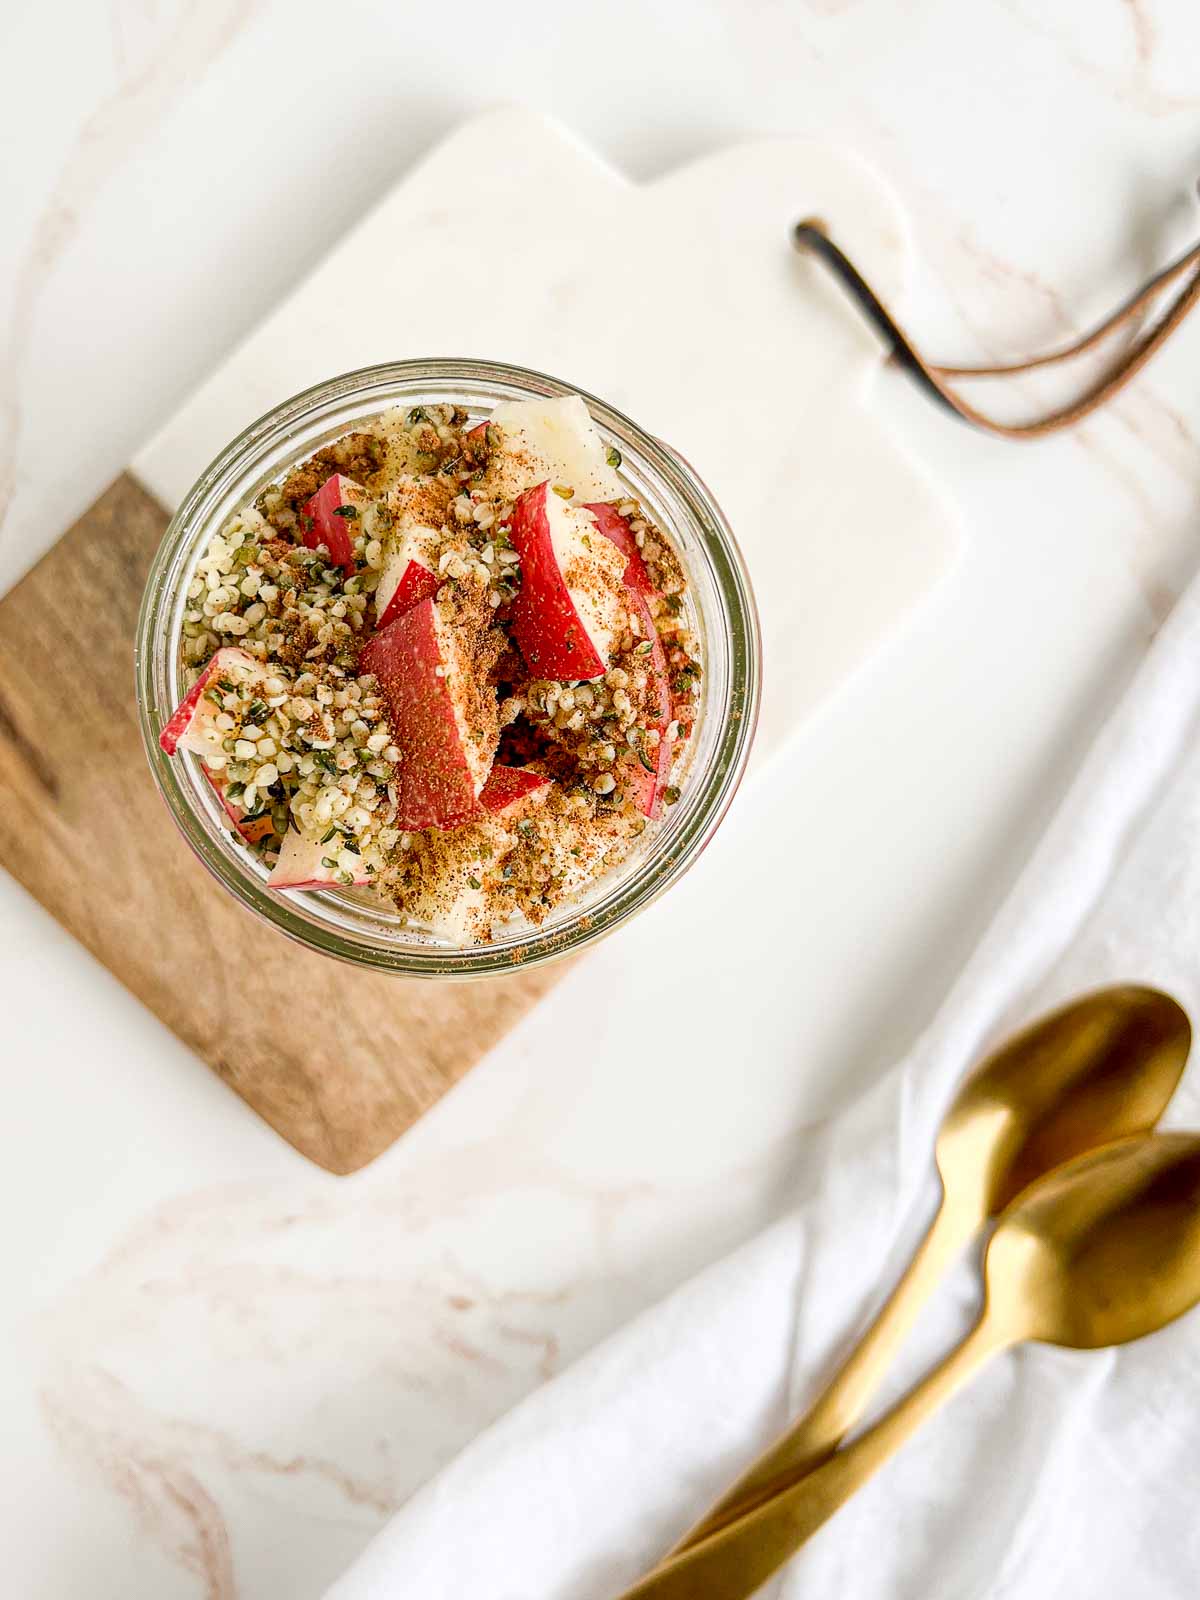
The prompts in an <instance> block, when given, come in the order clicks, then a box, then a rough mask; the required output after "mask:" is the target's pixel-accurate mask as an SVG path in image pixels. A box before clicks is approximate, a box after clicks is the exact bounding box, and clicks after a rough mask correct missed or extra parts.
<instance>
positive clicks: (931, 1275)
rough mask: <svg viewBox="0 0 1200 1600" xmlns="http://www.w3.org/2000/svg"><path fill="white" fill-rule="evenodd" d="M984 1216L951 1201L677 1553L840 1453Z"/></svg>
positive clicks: (683, 1541)
mask: <svg viewBox="0 0 1200 1600" xmlns="http://www.w3.org/2000/svg"><path fill="white" fill-rule="evenodd" d="M978 1221H979V1219H978V1217H977V1216H976V1215H975V1214H974V1213H972V1214H971V1215H967V1214H966V1213H965V1210H964V1209H963V1208H960V1207H957V1206H954V1205H952V1204H950V1203H949V1202H948V1201H947V1200H943V1202H942V1204H941V1206H940V1207H939V1208H938V1212H937V1215H936V1216H935V1217H934V1219H933V1222H932V1223H931V1225H930V1228H929V1231H928V1233H926V1235H925V1237H924V1239H922V1241H921V1243H920V1245H919V1246H918V1247H917V1251H916V1254H915V1255H914V1256H913V1258H912V1261H911V1262H910V1263H909V1265H908V1267H907V1269H906V1270H905V1272H904V1275H903V1276H902V1277H901V1279H900V1281H899V1282H898V1283H897V1284H896V1287H895V1288H894V1289H893V1290H892V1292H891V1294H890V1295H889V1296H888V1298H887V1300H886V1301H885V1302H884V1304H883V1306H882V1307H881V1308H880V1310H879V1312H878V1314H877V1315H876V1317H875V1320H874V1322H873V1323H872V1324H871V1326H870V1327H869V1328H868V1329H867V1331H866V1332H865V1333H864V1334H863V1336H862V1338H861V1339H860V1340H859V1342H858V1344H857V1345H856V1346H855V1347H854V1349H853V1350H852V1351H851V1352H850V1354H849V1355H848V1356H847V1357H846V1360H845V1361H844V1362H843V1364H842V1366H841V1368H840V1369H839V1370H838V1372H837V1373H836V1375H835V1376H834V1377H833V1379H832V1380H831V1381H830V1383H829V1384H828V1385H827V1387H826V1388H825V1390H824V1392H823V1393H822V1394H820V1395H819V1396H818V1397H817V1399H816V1401H815V1402H814V1403H813V1405H812V1406H811V1407H810V1408H809V1410H808V1411H807V1412H806V1413H805V1414H804V1416H802V1417H800V1418H799V1420H798V1421H796V1422H794V1423H792V1425H791V1427H790V1428H788V1430H787V1432H786V1433H784V1434H783V1435H782V1436H781V1437H780V1438H779V1439H777V1440H776V1441H775V1443H774V1444H773V1445H771V1446H770V1448H769V1449H768V1450H766V1451H765V1452H764V1453H763V1454H762V1455H761V1456H759V1458H758V1460H757V1461H756V1462H754V1464H753V1466H751V1467H750V1468H749V1470H748V1471H746V1472H745V1473H743V1474H742V1476H741V1477H740V1478H739V1479H738V1480H737V1482H736V1483H735V1484H734V1485H733V1487H732V1488H731V1489H728V1490H727V1491H726V1492H725V1494H724V1495H722V1497H721V1499H720V1500H718V1501H717V1503H716V1505H714V1506H713V1507H712V1508H711V1509H710V1510H709V1511H708V1512H706V1513H705V1516H704V1517H703V1519H702V1520H701V1521H700V1522H698V1523H697V1524H696V1525H695V1526H694V1527H693V1528H692V1529H691V1530H690V1532H688V1533H686V1534H685V1535H684V1537H683V1538H682V1539H681V1540H679V1542H678V1543H677V1544H676V1545H675V1546H674V1547H673V1548H672V1550H671V1552H670V1555H677V1554H678V1553H679V1551H681V1550H689V1549H691V1547H692V1546H693V1545H696V1544H699V1543H700V1541H701V1540H703V1539H706V1538H707V1537H708V1536H709V1535H710V1534H712V1533H715V1532H717V1530H718V1529H720V1528H724V1527H727V1526H728V1524H729V1523H731V1522H735V1521H736V1520H737V1519H738V1517H740V1516H743V1515H745V1513H746V1512H747V1511H751V1510H753V1509H754V1507H755V1506H759V1505H762V1504H763V1503H764V1502H765V1501H767V1500H769V1499H771V1497H772V1496H773V1495H774V1494H775V1493H777V1491H778V1490H779V1489H780V1488H781V1487H782V1486H784V1485H785V1484H788V1483H794V1482H795V1481H796V1479H797V1478H798V1477H800V1476H802V1475H803V1474H804V1473H806V1472H811V1471H812V1469H813V1468H814V1467H818V1466H820V1464H821V1462H822V1461H825V1460H827V1459H828V1458H829V1457H830V1456H831V1455H832V1454H833V1452H834V1451H835V1450H836V1449H837V1447H838V1444H839V1442H840V1441H841V1440H842V1439H843V1438H844V1437H845V1435H846V1434H847V1433H849V1431H850V1429H851V1428H852V1427H853V1426H854V1424H855V1423H856V1422H857V1421H858V1419H859V1417H861V1416H862V1414H863V1411H864V1409H865V1407H866V1405H867V1402H868V1401H869V1400H870V1398H871V1396H872V1394H874V1392H875V1389H876V1387H877V1386H878V1384H879V1380H880V1379H881V1378H882V1377H883V1374H884V1372H885V1371H886V1370H887V1368H888V1367H889V1366H890V1364H891V1360H892V1357H893V1356H894V1355H895V1353H896V1351H897V1350H898V1349H899V1347H900V1345H901V1344H902V1343H903V1341H904V1338H905V1336H906V1335H907V1333H908V1331H909V1329H910V1328H911V1327H912V1325H913V1322H914V1321H915V1320H916V1316H917V1313H918V1311H919V1310H920V1309H921V1307H922V1306H923V1305H924V1303H925V1301H926V1300H927V1299H928V1298H929V1295H930V1294H931V1293H932V1291H933V1289H934V1287H935V1285H936V1284H937V1282H938V1280H939V1279H940V1278H941V1276H942V1273H943V1272H944V1271H945V1270H946V1267H947V1266H948V1265H949V1263H950V1261H951V1260H952V1259H953V1258H954V1257H955V1256H956V1255H958V1253H959V1251H960V1250H962V1249H963V1247H964V1246H965V1244H966V1242H967V1240H968V1239H969V1238H970V1237H971V1235H972V1234H973V1233H974V1232H975V1229H976V1227H977V1226H978ZM664 1559H669V1557H668V1558H664Z"/></svg>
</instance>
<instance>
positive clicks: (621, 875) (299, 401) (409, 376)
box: [135, 360, 761, 978]
mask: <svg viewBox="0 0 1200 1600" xmlns="http://www.w3.org/2000/svg"><path fill="white" fill-rule="evenodd" d="M569 394H581V395H582V397H583V400H584V402H585V404H586V405H587V408H588V410H589V412H590V413H591V416H592V419H593V421H594V423H595V424H596V427H597V428H598V430H599V432H600V435H601V437H602V438H603V439H604V441H605V442H606V443H607V444H609V445H612V446H615V447H616V448H617V449H618V450H619V451H620V452H621V457H622V465H621V472H620V475H621V477H622V478H623V479H624V480H625V483H626V485H627V487H628V491H629V494H630V496H631V497H632V498H635V499H637V500H639V501H640V502H641V503H642V505H643V507H644V508H645V510H646V512H647V513H648V515H649V516H650V518H651V519H652V520H653V521H654V522H655V523H656V524H657V525H658V526H659V527H660V528H661V529H662V531H663V532H664V533H665V534H666V535H667V536H668V538H669V539H670V541H671V543H672V544H673V545H674V547H675V550H676V551H677V553H678V555H679V557H680V559H681V561H682V563H683V566H684V569H685V571H686V574H687V579H688V591H687V596H686V610H687V615H688V620H689V624H690V626H691V628H692V630H693V631H694V633H695V634H696V636H697V638H698V640H699V655H700V660H701V662H702V665H703V676H702V679H701V692H700V696H699V700H698V704H697V713H696V720H695V730H694V733H693V735H692V738H691V739H690V740H689V742H688V743H687V745H686V746H685V747H684V749H683V751H682V753H681V755H680V758H679V761H680V764H679V767H678V768H677V776H676V778H675V780H674V781H675V782H676V783H677V784H678V785H679V787H680V790H681V795H680V799H679V800H678V802H677V803H676V804H675V805H673V806H670V807H668V808H667V809H666V811H665V814H664V816H663V819H662V821H661V822H659V823H657V824H655V825H653V826H652V827H651V828H648V829H647V831H646V833H645V834H644V835H643V836H642V837H641V838H640V839H639V840H638V841H637V843H636V845H635V847H634V848H633V850H632V851H631V853H630V854H629V855H628V856H626V857H625V858H624V859H623V860H621V861H620V862H619V863H617V864H616V865H615V866H613V867H612V868H610V869H609V870H608V871H607V872H605V873H603V874H602V875H601V876H599V877H598V878H597V879H596V880H595V881H594V882H593V883H592V884H591V885H589V886H588V888H587V889H586V890H585V892H584V893H583V894H581V895H580V896H579V897H578V898H576V899H574V900H572V901H571V902H570V903H564V904H560V905H558V906H557V907H555V908H554V910H553V911H551V912H550V914H549V915H548V916H547V917H546V920H545V921H544V922H543V923H542V924H541V925H540V926H539V927H534V926H533V925H532V924H530V923H529V922H527V921H526V920H525V919H524V918H522V919H520V920H519V921H516V922H514V923H512V924H506V925H504V926H502V927H501V928H500V929H499V930H498V931H497V933H496V935H495V937H494V938H493V939H492V941H491V943H488V944H482V945H471V946H454V945H450V944H449V943H447V942H445V941H440V940H439V939H437V938H436V937H435V936H433V935H432V934H429V933H426V932H423V931H422V930H421V928H420V927H419V926H414V925H412V924H409V923H406V921H405V919H404V917H403V916H402V914H401V913H400V912H399V911H398V910H396V909H395V908H394V907H393V906H392V905H391V904H390V902H388V901H386V900H385V899H384V898H383V897H382V896H381V895H377V894H375V893H374V892H373V891H369V890H353V889H341V888H331V889H323V890H319V891H314V890H290V891H288V890H284V891H282V892H281V891H278V890H272V889H268V887H267V882H266V879H267V871H266V868H265V867H264V866H263V865H262V864H261V863H260V862H259V861H258V860H257V859H256V857H255V856H254V855H253V854H251V852H250V851H248V850H247V849H246V848H245V846H244V845H243V844H242V842H241V841H240V840H239V838H238V836H237V835H236V834H235V833H233V832H232V830H231V829H230V828H229V827H228V826H227V823H226V821H225V814H224V811H223V809H222V807H221V805H220V802H219V800H218V797H217V795H216V792H215V790H214V789H213V787H212V785H211V784H210V783H209V782H208V781H207V780H206V778H205V776H204V773H203V770H202V767H201V763H200V760H199V758H198V757H196V756H194V755H184V754H182V753H181V754H180V755H179V756H177V757H175V758H174V759H172V758H171V757H168V756H167V755H166V754H165V753H164V752H163V750H162V749H161V748H160V746H159V742H158V741H159V735H160V734H161V732H162V730H163V727H164V725H165V723H166V722H167V720H168V719H169V717H170V715H171V713H172V711H173V710H174V709H175V707H176V706H177V705H178V704H179V702H180V700H181V699H182V698H183V695H184V693H185V685H186V678H185V668H184V662H183V659H182V654H181V649H180V641H181V637H182V626H183V613H184V611H185V609H186V608H187V604H188V601H187V592H188V586H189V584H190V583H191V581H192V579H193V577H194V576H195V573H196V568H197V564H198V562H199V561H200V559H201V557H202V556H203V554H204V551H205V549H206V548H207V546H208V544H209V541H210V540H211V538H212V537H213V535H214V534H215V533H216V532H217V531H218V530H219V529H220V528H221V526H222V525H223V524H224V522H225V521H226V519H227V518H228V517H229V516H230V515H231V514H232V513H233V512H235V511H237V510H240V509H241V508H243V507H245V506H246V505H248V504H251V503H253V501H254V499H255V498H256V496H257V495H258V494H259V493H260V492H261V491H262V490H263V489H264V488H266V487H267V486H268V485H269V484H271V483H273V482H277V481H279V480H280V479H281V478H282V477H284V476H285V475H286V473H287V472H288V471H289V469H290V468H291V467H292V466H294V465H295V464H296V463H297V462H298V461H302V460H304V459H306V458H307V457H308V456H310V455H312V453H313V452H314V451H316V450H318V449H320V448H321V447H322V446H323V445H326V444H329V443H330V442H332V441H333V440H335V439H337V438H339V437H340V436H341V435H343V434H345V433H347V432H348V431H350V430H351V429H353V428H354V427H356V426H360V425H361V424H362V423H363V422H365V421H368V420H369V419H371V418H374V417H377V416H378V415H380V413H382V412H384V411H387V410H388V409H390V408H391V407H393V406H416V405H422V404H425V405H431V404H438V403H445V404H451V405H457V406H462V407H463V408H465V409H466V410H467V411H468V412H469V414H470V415H471V417H472V419H483V418H484V417H486V416H487V415H488V414H489V413H490V412H491V410H492V409H493V407H494V406H496V405H497V404H499V403H500V402H501V401H503V400H522V399H529V398H531V397H534V396H561V395H569ZM135 658H136V660H135V665H136V673H137V693H138V707H139V717H140V723H141V730H142V738H143V742H144V744H145V747H146V754H147V758H148V760H149V762H150V766H151V770H152V771H153V774H154V778H155V781H156V782H157V784H158V787H159V790H160V792H161V793H162V795H163V798H164V799H165V801H166V803H167V805H168V807H169V808H170V811H171V814H172V816H173V817H174V819H175V822H176V824H177V825H178V827H179V828H180V830H181V831H182V833H183V835H184V837H185V838H186V839H187V841H188V843H189V844H190V845H191V847H192V849H193V850H194V851H195V852H196V854H197V855H198V856H199V857H200V859H201V860H202V861H203V862H204V864H205V866H206V867H207V868H208V869H209V871H210V872H212V873H213V874H214V875H215V876H216V877H217V878H218V879H220V881H221V882H222V883H223V884H224V885H225V886H226V888H228V889H229V891H230V892H231V893H232V894H233V895H235V896H236V897H237V899H238V900H240V901H241V903H242V904H243V905H244V906H246V907H247V908H248V909H249V910H251V911H253V912H256V913H257V914H258V915H259V916H260V917H262V918H264V919H265V920H266V921H267V922H269V923H271V924H272V925H273V926H274V927H276V928H278V929H279V930H280V931H281V932H283V933H285V934H287V935H289V936H290V937H291V938H293V939H297V940H299V941H300V942H301V943H302V944H305V945H307V946H308V947H309V948H310V949H313V950H319V951H323V952H324V953H325V954H327V955H331V956H336V957H338V958H339V959H341V960H343V961H350V962H353V963H354V964H355V965H358V966H362V967H368V968H373V969H375V970H377V971H381V972H394V973H399V974H402V975H404V976H407V977H417V978H471V977H484V976H487V975H489V974H496V973H502V972H506V971H509V970H512V969H514V968H517V967H520V968H522V969H525V968H529V967H532V966H536V965H540V964H541V963H543V962H547V961H551V960H555V959H558V958H560V957H562V956H566V955H569V954H571V953H573V952H575V951H578V950H581V949H583V948H584V947H585V946H586V945H588V944H591V943H592V942H594V941H595V940H597V939H600V938H602V937H603V936H604V935H605V934H608V933H611V932H612V931H613V930H614V929H615V928H617V927H619V926H620V925H621V924H622V923H624V922H626V921H628V919H629V918H630V917H632V916H634V915H635V914H636V913H637V912H638V911H641V910H642V909H643V908H644V907H646V906H647V905H649V904H650V902H651V901H652V900H654V899H656V898H657V897H658V896H659V895H660V894H662V893H663V892H664V890H666V889H667V888H669V887H670V886H671V884H673V883H674V882H675V881H676V880H677V879H678V878H679V877H681V876H682V874H683V873H684V872H685V871H686V870H687V869H688V867H689V866H690V865H691V864H692V862H693V861H695V859H696V857H697V856H698V855H699V854H700V852H701V851H702V850H703V848H704V846H705V845H706V844H707V843H708V841H709V839H711V838H712V836H713V833H714V832H715V831H716V828H717V826H718V824H719V823H720V821H721V819H722V817H723V816H724V814H725V812H726V810H727V809H728V806H729V803H730V801H731V799H732V798H733V794H734V792H735V790H736V788H737V785H738V783H739V781H740V779H741V776H742V773H743V772H744V770H745V767H746V762H747V759H748V757H749V753H750V746H751V742H752V740H753V735H754V726H755V721H756V718H757V713H758V703H759V689H760V681H761V646H760V640H759V631H758V621H757V617H756V615H755V609H754V600H753V596H752V593H751V589H750V583H749V579H748V577H747V574H746V569H745V565H744V562H743V560H742V557H741V553H740V552H739V550H738V548H737V545H736V543H735V541H734V538H733V535H732V533H731V531H730V529H729V525H728V524H727V522H726V521H725V518H724V517H723V515H722V514H721V510H720V508H719V507H718V505H717V504H716V502H715V500H714V499H713V497H712V495H711V494H710V493H709V491H708V489H707V488H706V487H705V486H704V484H703V483H702V482H701V481H700V479H699V478H698V477H697V476H696V474H695V473H694V472H693V470H692V469H691V468H690V467H689V466H688V465H687V463H686V462H685V461H683V460H682V459H681V458H680V457H679V456H678V455H676V454H675V452H674V451H672V450H671V449H670V447H669V446H667V445H665V444H663V443H662V442H661V441H659V440H657V439H654V438H652V437H651V436H650V435H648V434H646V433H644V432H642V430H641V429H640V428H638V427H637V426H636V424H634V423H633V422H631V421H630V420H629V418H628V417H625V416H623V415H622V414H621V413H620V412H619V411H615V410H613V408H612V407H611V406H608V405H605V404H604V402H603V401H601V400H598V399H596V398H594V397H593V396H592V395H589V394H587V393H586V392H584V391H582V390H578V389H574V388H572V387H570V386H569V385H566V384H563V383H560V382H559V381H558V380H556V379H554V378H550V377H547V376H545V375H544V374H542V373H538V372H532V371H527V370H525V369H523V368H520V367H512V366H507V365H504V364H501V363H498V362H487V361H469V360H423V361H400V362H394V363H389V364H387V365H383V366H376V367H366V368H363V369H362V370H361V371H358V372H351V373H347V374H345V375H344V376H342V377H339V378H334V379H331V380H330V381H329V382H326V383H321V384H318V385H316V386H315V387H314V388H311V389H307V390H305V391H304V393H302V394H299V395H296V396H294V397H293V398H292V399H290V400H287V401H285V402H284V403H283V404H282V405H279V406H277V407H276V408H275V409H274V410H272V411H270V412H268V413H267V414H266V415H265V416H263V417H261V418H259V420H258V421H257V422H255V423H253V424H251V426H250V427H248V428H247V429H246V430H245V432H243V433H241V434H240V435H239V436H238V437H237V438H236V439H234V440H233V441H232V443H231V444H230V445H228V446H227V448H226V449H225V450H223V451H222V452H221V454H220V455H219V456H218V457H217V458H216V460H215V461H214V462H213V463H212V464H211V466H209V467H208V469H207V470H206V471H205V472H204V473H203V474H202V475H201V476H200V478H199V479H198V480H197V482H196V483H195V484H194V486H193V487H192V489H191V490H190V491H189V493H188V494H187V495H186V496H185V498H184V500H183V503H182V504H181V505H180V507H179V509H178V511H177V512H176V514H175V516H174V517H173V518H172V520H171V523H170V526H169V527H168V528H167V531H166V533H165V534H164V536H163V541H162V544H161V545H160V547H159V550H158V553H157V555H156V556H155V559H154V564H153V566H152V568H151V570H150V575H149V578H148V581H147V585H146V592H145V595H144V597H143V600H142V607H141V614H140V616H139V619H138V630H137V641H136V648H135Z"/></svg>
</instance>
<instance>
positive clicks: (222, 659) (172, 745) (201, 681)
mask: <svg viewBox="0 0 1200 1600" xmlns="http://www.w3.org/2000/svg"><path fill="white" fill-rule="evenodd" d="M234 662H236V663H237V664H238V665H240V666H250V667H254V668H256V669H258V670H260V671H261V670H262V668H261V663H260V662H258V661H256V660H255V659H254V657H253V656H252V655H248V654H247V652H246V651H245V650H239V649H237V647H236V646H235V645H222V647H221V649H220V650H218V651H216V652H215V654H214V655H213V657H212V659H211V660H210V661H209V663H208V665H207V666H206V667H205V669H204V671H203V672H202V673H201V674H200V676H199V677H198V678H197V679H196V681H195V683H194V684H193V685H192V687H191V689H190V690H189V691H188V693H187V694H186V695H185V696H184V697H183V699H182V700H181V701H180V702H179V704H178V706H177V707H176V708H175V710H174V712H173V713H172V715H171V719H170V721H169V722H168V723H167V725H166V727H165V728H164V729H163V731H162V732H161V733H160V734H159V736H158V742H159V744H160V745H161V746H162V748H163V749H164V750H165V751H166V753H167V754H168V755H169V756H173V755H174V754H175V753H176V751H177V750H178V749H179V741H180V739H182V738H183V736H184V734H185V733H186V732H187V731H188V728H189V727H190V726H191V722H192V718H193V717H194V716H195V714H196V708H197V707H198V706H199V704H200V697H201V695H202V694H203V693H204V691H205V689H207V688H208V685H209V683H210V681H211V680H212V679H213V678H214V677H215V676H216V675H217V674H218V673H219V672H222V671H224V670H225V668H226V667H228V666H229V665H230V664H232V663H234Z"/></svg>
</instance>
